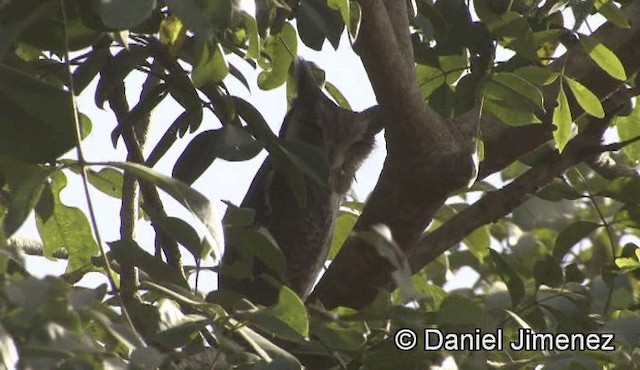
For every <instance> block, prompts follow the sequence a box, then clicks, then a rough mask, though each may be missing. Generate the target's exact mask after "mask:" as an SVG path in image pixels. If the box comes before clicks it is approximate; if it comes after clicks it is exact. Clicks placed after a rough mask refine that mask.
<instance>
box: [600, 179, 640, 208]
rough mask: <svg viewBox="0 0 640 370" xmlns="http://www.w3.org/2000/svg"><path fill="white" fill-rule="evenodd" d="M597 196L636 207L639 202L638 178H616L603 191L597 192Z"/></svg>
mask: <svg viewBox="0 0 640 370" xmlns="http://www.w3.org/2000/svg"><path fill="white" fill-rule="evenodd" d="M598 195H604V196H607V197H609V198H613V199H615V200H617V201H619V202H622V203H626V204H630V205H637V204H638V203H639V202H640V178H636V177H633V178H630V177H626V178H625V177H620V178H617V179H615V180H613V181H611V182H609V184H607V186H606V187H605V188H604V189H603V190H601V191H600V192H598Z"/></svg>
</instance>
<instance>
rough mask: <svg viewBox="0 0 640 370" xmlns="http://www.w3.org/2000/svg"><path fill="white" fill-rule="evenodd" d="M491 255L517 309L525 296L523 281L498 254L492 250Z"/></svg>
mask: <svg viewBox="0 0 640 370" xmlns="http://www.w3.org/2000/svg"><path fill="white" fill-rule="evenodd" d="M489 253H490V254H491V259H492V261H493V263H494V265H495V267H496V270H497V271H496V272H497V273H498V275H499V276H500V278H501V279H502V281H504V283H505V284H507V289H508V290H509V296H510V297H511V304H512V305H513V307H517V306H518V304H519V303H520V301H521V300H522V298H524V295H525V290H524V284H523V283H522V279H521V278H520V276H518V274H517V273H516V272H515V271H514V270H513V268H511V266H510V265H509V264H508V263H507V261H505V259H504V258H502V256H501V255H500V254H499V253H498V252H496V251H495V250H493V249H490V250H489ZM441 309H442V308H441Z"/></svg>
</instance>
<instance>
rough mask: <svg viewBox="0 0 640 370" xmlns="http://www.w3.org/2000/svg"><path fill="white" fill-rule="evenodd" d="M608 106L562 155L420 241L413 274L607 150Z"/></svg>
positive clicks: (614, 104)
mask: <svg viewBox="0 0 640 370" xmlns="http://www.w3.org/2000/svg"><path fill="white" fill-rule="evenodd" d="M620 95H622V94H620ZM608 103H609V104H607V105H608V108H609V109H607V111H608V114H607V115H606V116H605V118H601V119H597V118H592V119H591V121H590V123H589V126H588V127H587V128H586V129H585V130H584V131H583V132H582V133H580V134H579V135H577V136H576V137H575V138H573V139H572V140H571V141H570V142H569V144H568V145H567V147H566V148H565V150H564V151H563V152H562V153H558V151H555V150H554V151H552V152H550V153H549V154H547V156H546V158H545V159H544V160H542V161H541V162H540V163H539V164H538V165H536V166H535V167H533V168H531V169H530V170H529V171H527V172H526V173H524V174H523V175H521V176H520V177H518V178H516V179H515V180H513V181H512V182H511V183H509V184H507V185H505V186H504V187H503V188H501V189H499V190H495V191H492V192H489V193H487V194H486V195H485V196H484V197H482V198H481V199H480V200H479V201H477V202H476V203H474V204H473V205H471V206H469V207H468V208H466V209H464V210H462V211H461V212H460V213H458V214H456V215H455V216H453V217H452V218H451V219H449V220H448V221H447V222H446V223H445V224H443V225H442V226H440V227H439V228H438V229H436V230H434V231H433V232H431V233H429V234H428V235H426V236H425V237H423V238H422V240H420V242H419V243H418V245H417V246H416V248H414V249H413V250H412V251H411V253H410V254H409V263H410V265H411V268H412V271H414V272H417V271H419V270H420V269H422V268H423V267H424V266H426V265H427V264H428V263H429V262H431V261H433V260H434V259H435V258H437V257H438V256H439V255H441V254H442V253H444V252H445V251H447V250H448V249H449V248H451V247H453V246H454V245H456V244H458V243H460V242H461V241H462V240H463V239H464V238H465V237H466V236H467V235H468V234H469V233H471V232H473V231H474V230H475V229H477V228H478V227H480V226H483V225H486V224H489V223H492V222H496V221H497V220H499V219H500V218H502V217H505V216H506V215H508V214H509V213H511V212H512V211H513V210H514V209H515V208H516V207H518V206H519V205H521V204H522V203H524V202H525V201H526V200H528V199H529V198H531V197H532V196H534V195H535V194H536V193H537V192H538V191H539V190H540V189H542V188H543V187H544V186H546V185H548V184H549V183H550V182H551V181H552V180H553V179H554V178H555V177H557V176H559V175H561V174H562V173H563V172H565V171H566V170H567V169H569V168H571V167H573V166H575V165H576V164H578V163H580V162H582V161H585V160H587V159H589V158H592V157H593V156H594V155H597V154H599V153H601V152H603V151H604V150H606V148H605V147H603V146H602V145H601V144H600V143H601V140H602V136H603V135H604V131H605V130H606V128H607V126H608V123H609V121H610V120H611V119H612V117H613V115H614V113H615V112H616V111H617V110H618V109H619V107H620V104H621V102H620V101H619V99H612V101H610V102H608Z"/></svg>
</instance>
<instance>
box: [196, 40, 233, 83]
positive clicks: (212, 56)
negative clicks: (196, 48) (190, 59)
mask: <svg viewBox="0 0 640 370" xmlns="http://www.w3.org/2000/svg"><path fill="white" fill-rule="evenodd" d="M227 74H229V63H228V62H227V59H226V58H225V56H224V52H223V51H222V46H221V45H220V44H219V43H216V44H215V45H214V46H213V47H212V48H210V47H209V44H208V43H206V42H203V43H202V49H201V50H200V56H199V58H197V62H196V63H195V66H194V67H193V71H192V72H191V78H192V79H193V85H194V86H195V87H197V88H198V87H201V86H202V85H204V84H205V83H207V82H214V83H215V82H220V81H222V79H223V78H225V77H226V76H227Z"/></svg>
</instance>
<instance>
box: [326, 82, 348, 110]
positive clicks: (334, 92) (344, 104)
mask: <svg viewBox="0 0 640 370" xmlns="http://www.w3.org/2000/svg"><path fill="white" fill-rule="evenodd" d="M324 88H325V90H327V92H328V93H329V95H331V97H332V98H333V100H335V101H336V103H338V105H339V106H340V107H341V108H344V109H349V110H350V109H351V105H349V102H348V101H347V98H345V97H344V95H342V93H341V92H340V90H338V88H337V87H336V86H335V85H334V84H332V83H331V82H329V81H325V83H324Z"/></svg>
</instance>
